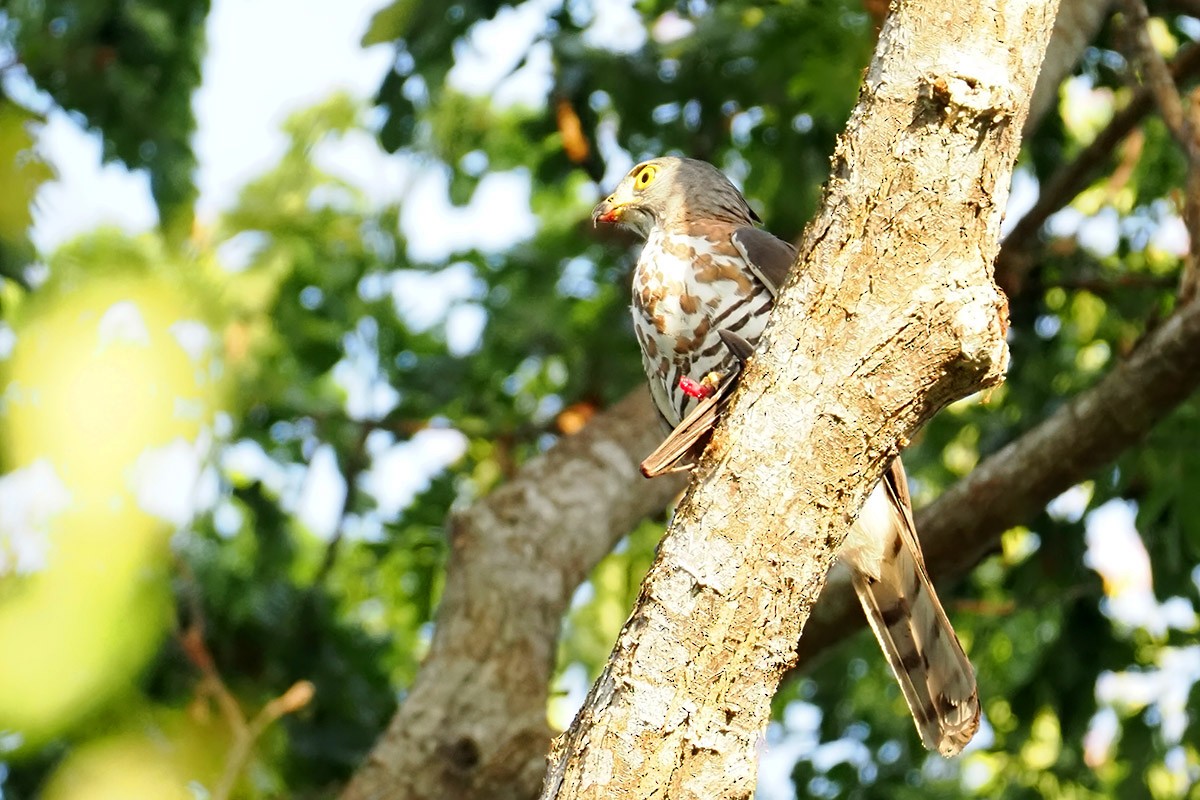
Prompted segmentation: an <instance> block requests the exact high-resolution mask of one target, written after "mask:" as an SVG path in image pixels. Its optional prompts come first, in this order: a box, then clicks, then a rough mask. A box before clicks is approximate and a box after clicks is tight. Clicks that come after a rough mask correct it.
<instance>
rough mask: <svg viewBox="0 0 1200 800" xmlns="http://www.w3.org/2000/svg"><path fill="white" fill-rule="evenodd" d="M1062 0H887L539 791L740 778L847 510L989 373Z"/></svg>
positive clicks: (621, 792) (727, 782)
mask: <svg viewBox="0 0 1200 800" xmlns="http://www.w3.org/2000/svg"><path fill="white" fill-rule="evenodd" d="M1054 6H1055V3H1054V2H1053V0H1051V2H1029V1H1028V0H1010V2H1006V3H999V4H997V5H995V6H984V5H979V4H958V3H950V4H939V3H934V2H930V3H915V2H908V3H902V4H900V5H899V6H898V7H897V8H896V9H895V10H894V12H893V14H892V15H891V16H890V17H889V19H888V21H887V23H886V24H885V26H884V29H883V31H882V33H881V35H880V42H879V47H878V49H877V51H876V56H875V59H874V61H873V63H872V66H871V68H870V69H869V70H868V72H867V75H866V78H865V82H864V87H863V90H862V93H861V96H860V100H859V104H858V107H857V108H856V109H855V111H854V113H853V114H852V116H851V120H850V124H849V126H848V129H847V133H846V134H845V135H844V136H843V138H842V139H841V141H840V142H839V146H838V151H837V153H836V154H835V156H834V174H833V177H832V178H831V181H830V184H829V187H828V190H827V194H826V197H825V201H824V204H823V210H822V213H821V215H820V216H819V217H818V219H817V220H816V221H815V222H814V223H813V225H812V226H811V227H810V229H809V231H808V233H807V234H806V239H805V242H804V243H803V245H802V247H801V255H800V267H799V276H798V279H797V278H794V279H793V281H792V282H791V283H790V284H789V286H788V287H787V288H786V289H785V291H784V292H783V294H782V295H781V297H780V300H779V303H778V305H777V306H776V308H775V311H774V313H773V315H772V321H771V324H770V326H769V327H768V329H767V331H766V333H765V334H764V336H763V341H762V343H761V344H760V347H759V349H758V352H757V355H756V357H755V359H754V360H753V361H752V362H751V363H750V365H749V368H748V370H747V372H746V375H745V377H744V378H743V382H742V385H741V387H740V388H739V390H738V393H737V395H736V397H735V399H734V403H733V407H732V409H731V411H730V414H729V419H728V420H726V422H725V424H723V425H722V427H721V428H720V429H719V430H718V431H717V434H716V435H715V436H714V441H713V445H712V446H711V447H710V448H709V451H708V454H707V456H706V458H705V460H704V462H703V463H702V464H701V467H700V470H699V476H698V480H697V482H696V483H695V484H694V486H693V488H692V490H691V491H690V492H689V493H688V495H687V496H686V497H685V498H684V501H683V503H682V504H681V505H680V507H679V509H678V510H677V512H676V516H675V518H674V520H673V521H672V524H671V526H670V529H669V531H668V533H667V536H666V538H665V539H664V540H663V544H662V546H661V547H660V550H659V557H658V558H657V559H656V561H655V563H654V566H653V567H652V568H651V570H650V573H649V575H648V576H647V578H646V581H645V582H644V583H643V586H642V592H641V595H640V597H639V599H638V603H637V606H636V608H635V609H634V612H633V615H632V617H631V618H630V620H629V622H628V623H627V624H626V626H625V629H624V630H623V631H622V633H621V636H620V637H619V639H618V641H617V645H616V648H615V650H614V652H613V655H612V657H611V658H610V660H609V662H608V665H607V666H606V667H605V669H604V672H603V674H602V675H601V677H600V679H599V680H598V681H597V683H596V685H595V686H594V687H593V688H592V691H591V693H590V694H589V696H588V699H587V701H586V703H585V704H584V707H583V709H582V710H581V711H580V714H579V716H578V717H577V718H576V720H575V722H574V724H573V725H572V726H571V729H570V730H569V731H568V732H567V733H566V734H564V735H563V736H562V737H560V738H559V739H558V740H557V741H556V743H555V747H554V749H553V751H552V752H551V756H550V765H549V769H548V773H547V777H546V783H545V785H544V788H543V792H542V797H543V798H544V799H545V800H549V799H550V798H611V797H630V798H671V799H672V800H688V799H689V798H749V797H750V796H751V795H752V793H753V790H754V782H755V772H756V759H755V749H756V746H757V743H758V741H759V738H760V737H761V735H762V731H763V729H764V728H765V725H766V723H767V720H768V719H769V714H770V701H771V697H772V696H773V694H774V692H775V689H776V686H777V684H778V682H779V680H780V678H781V677H782V675H783V674H784V672H785V671H786V670H787V669H788V668H789V667H790V666H791V664H792V663H793V662H794V660H795V655H796V639H797V637H798V636H799V634H800V631H801V629H802V627H803V624H804V621H805V620H806V619H807V617H808V613H809V611H810V609H811V607H812V605H813V603H814V602H815V600H816V598H817V595H818V594H819V592H820V589H821V586H822V584H823V583H824V579H825V575H826V573H827V572H828V569H829V566H830V564H831V562H832V560H833V558H834V556H835V552H836V548H837V546H838V545H839V544H840V541H841V539H842V538H843V537H844V535H845V532H846V529H847V523H848V521H849V520H850V519H851V518H852V516H853V514H854V513H855V512H856V511H857V509H858V507H859V506H860V505H861V502H862V500H863V498H864V497H865V496H866V493H867V491H868V490H869V489H870V488H871V486H872V485H873V484H874V482H875V481H876V480H877V479H878V478H879V475H880V473H881V472H882V470H883V468H884V466H885V465H886V463H887V461H888V460H889V459H890V458H891V457H893V456H894V455H895V453H896V452H897V447H898V445H899V444H901V443H902V442H903V441H904V440H905V438H906V437H907V436H908V435H910V434H911V433H912V432H913V431H914V430H915V429H916V428H917V427H919V426H920V425H921V424H922V423H923V422H924V421H925V420H927V419H928V418H929V417H930V416H931V415H932V414H933V413H935V412H936V411H937V410H938V409H939V408H941V407H942V406H943V405H945V404H946V403H948V402H950V401H952V400H954V399H957V398H959V397H962V396H964V395H966V394H969V393H971V392H973V391H975V390H978V389H979V388H981V387H983V386H986V385H989V384H991V383H994V382H995V381H997V380H999V378H1000V376H1001V374H1002V372H1003V369H1004V366H1005V362H1006V358H1007V350H1006V348H1005V345H1004V319H1005V314H1006V310H1005V301H1004V300H1003V298H1002V296H1001V295H1000V294H999V292H998V290H997V289H996V287H995V285H994V284H993V283H992V280H991V269H990V265H991V263H992V261H993V259H994V258H995V255H996V248H997V237H998V231H999V223H1000V217H1001V213H1002V211H1003V208H1004V205H1005V201H1006V199H1007V191H1008V184H1009V179H1010V176H1011V170H1012V165H1013V162H1014V160H1015V158H1016V155H1017V151H1018V147H1019V144H1020V130H1021V125H1022V124H1023V121H1024V117H1025V114H1026V111H1027V107H1028V99H1029V96H1030V94H1031V92H1032V89H1033V84H1034V79H1035V77H1036V74H1037V68H1038V65H1039V64H1040V63H1041V60H1042V55H1043V53H1044V51H1045V46H1046V41H1047V39H1048V38H1049V34H1050V28H1051V25H1052V23H1053V19H1054ZM935 19H936V24H933V23H932V20H935ZM781 430H783V431H787V436H780V435H779V432H780V431H781ZM797 443H798V444H797Z"/></svg>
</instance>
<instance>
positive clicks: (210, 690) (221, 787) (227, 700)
mask: <svg viewBox="0 0 1200 800" xmlns="http://www.w3.org/2000/svg"><path fill="white" fill-rule="evenodd" d="M176 565H177V567H178V569H179V573H180V576H181V577H182V578H183V581H184V582H185V583H186V584H187V588H186V590H185V592H184V595H185V596H186V598H187V604H188V614H189V616H190V619H189V620H188V624H187V627H186V628H181V629H179V630H178V631H177V633H176V636H177V638H178V640H179V645H180V647H181V648H182V649H183V652H184V655H186V656H187V658H188V660H189V661H191V662H192V664H193V665H194V666H195V667H196V669H198V670H199V671H200V684H199V686H198V687H197V694H198V695H200V696H207V697H210V698H212V700H213V702H215V703H216V705H217V708H219V709H220V711H221V715H222V716H223V717H224V718H225V721H226V723H228V725H229V730H230V733H231V736H232V739H233V743H232V744H231V745H230V747H229V753H228V755H227V756H226V757H225V767H224V769H222V771H221V777H220V778H219V779H218V781H217V784H216V786H215V787H214V788H213V790H212V794H211V795H210V797H211V798H212V800H229V798H230V797H232V796H233V789H234V786H235V785H236V784H237V779H238V776H239V775H240V774H241V773H242V770H244V769H245V767H246V763H247V762H248V761H249V760H250V756H251V755H252V754H253V753H254V745H255V743H256V742H258V740H259V739H260V738H261V737H262V735H263V733H265V732H266V730H267V728H269V727H270V726H271V723H273V722H275V721H276V720H278V719H279V718H280V717H282V716H283V715H285V714H290V713H292V712H293V711H298V710H300V709H301V708H304V707H305V706H306V705H308V704H309V702H311V701H312V698H313V694H314V693H315V691H316V689H315V687H314V686H313V684H312V682H310V681H305V680H300V681H296V682H295V683H294V684H292V685H291V686H290V687H289V688H288V690H287V691H286V692H284V693H283V694H281V695H279V696H278V697H276V698H274V699H273V700H270V701H268V702H267V704H266V705H264V706H263V707H262V708H261V709H259V711H258V713H257V714H255V715H254V718H253V719H252V720H249V721H247V720H246V715H245V714H244V713H242V707H241V705H240V704H239V703H238V701H237V698H235V697H234V696H233V693H232V692H230V691H229V687H228V686H226V684H225V681H224V680H223V679H222V678H221V673H220V672H219V671H218V670H217V665H216V661H215V660H214V659H213V657H212V652H211V651H210V650H209V649H208V645H207V644H205V641H204V627H205V625H204V609H203V608H202V607H201V605H200V595H199V589H198V586H199V584H198V583H197V581H196V576H195V574H194V573H193V572H192V569H191V567H190V566H188V564H187V562H186V561H184V560H183V559H181V558H177V559H176Z"/></svg>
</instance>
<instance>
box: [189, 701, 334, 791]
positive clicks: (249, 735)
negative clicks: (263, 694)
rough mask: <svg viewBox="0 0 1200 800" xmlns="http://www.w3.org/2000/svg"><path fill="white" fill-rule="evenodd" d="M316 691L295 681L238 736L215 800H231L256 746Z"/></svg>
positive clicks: (227, 759) (215, 788)
mask: <svg viewBox="0 0 1200 800" xmlns="http://www.w3.org/2000/svg"><path fill="white" fill-rule="evenodd" d="M315 691H316V690H315V687H314V686H313V685H312V683H311V682H310V681H296V682H295V683H293V684H292V685H291V687H290V688H289V689H288V690H287V691H286V692H284V693H283V694H281V695H279V697H276V698H275V699H273V700H271V701H269V702H268V703H267V704H266V705H265V706H263V707H262V708H261V709H259V712H258V713H257V714H255V715H254V719H253V720H251V721H250V724H249V725H247V726H246V727H245V728H243V729H242V731H241V732H240V733H235V734H234V737H233V745H232V746H231V747H230V748H229V754H228V755H227V756H226V757H225V768H224V769H223V770H222V771H221V778H220V780H218V781H217V785H216V786H215V787H214V788H213V791H212V795H211V797H212V800H228V798H230V797H232V796H233V789H234V786H235V785H236V784H237V779H238V776H239V775H241V774H242V771H243V770H244V769H245V768H246V764H247V763H248V762H249V761H250V756H251V755H253V754H254V745H255V744H256V743H257V742H258V740H259V739H260V738H261V737H262V735H263V734H264V733H265V732H266V730H267V728H269V727H270V726H271V724H272V723H274V722H275V721H276V720H278V719H279V718H280V717H282V716H284V715H285V714H290V713H292V712H293V711H299V710H300V709H302V708H304V707H305V706H306V705H308V704H309V702H311V701H312V698H313V694H314V693H315Z"/></svg>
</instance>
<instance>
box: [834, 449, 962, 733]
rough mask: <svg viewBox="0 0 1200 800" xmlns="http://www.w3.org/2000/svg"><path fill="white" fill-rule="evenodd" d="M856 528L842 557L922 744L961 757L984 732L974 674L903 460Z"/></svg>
mask: <svg viewBox="0 0 1200 800" xmlns="http://www.w3.org/2000/svg"><path fill="white" fill-rule="evenodd" d="M855 528H856V529H857V530H852V532H851V535H850V536H849V537H848V539H847V543H848V545H849V546H848V547H847V548H846V549H845V550H844V551H843V557H844V558H845V560H846V561H848V562H849V566H850V567H851V572H852V573H853V575H854V590H855V592H856V593H857V594H858V599H859V600H860V601H861V602H862V605H863V610H864V611H865V612H866V615H867V621H868V622H869V623H870V625H871V630H872V631H874V633H875V637H876V638H877V639H878V640H879V644H880V646H881V647H882V648H883V652H884V654H885V655H886V656H887V660H888V664H889V665H890V666H891V668H892V672H894V673H895V674H896V680H897V681H898V682H899V683H900V689H901V691H903V693H904V699H905V700H907V701H908V707H909V709H910V710H911V711H912V716H913V721H914V722H915V723H916V726H917V732H918V733H919V734H920V735H921V741H922V742H923V743H924V744H925V746H926V747H927V748H929V749H930V750H936V751H937V752H939V753H941V754H942V755H943V756H947V757H949V756H954V755H958V753H959V752H960V751H961V750H962V749H963V747H965V746H966V744H967V742H969V741H971V737H973V736H974V735H975V731H976V730H977V729H978V728H979V697H978V693H977V690H976V686H975V673H974V672H973V671H972V669H971V662H970V661H969V660H968V659H967V656H966V654H965V653H964V652H963V648H962V645H961V644H960V643H959V641H958V636H956V635H955V633H954V629H953V628H952V627H951V626H950V621H949V619H947V618H946V612H945V610H943V609H942V604H941V602H939V601H938V597H937V594H936V593H935V592H934V589H933V584H932V583H930V580H929V575H928V574H927V573H926V571H925V559H924V557H923V556H922V554H921V546H920V544H919V543H918V541H917V537H916V530H915V527H914V525H913V519H912V506H911V503H910V501H909V498H908V488H907V484H906V479H905V477H904V468H903V467H902V466H901V465H900V460H899V459H896V460H895V462H894V463H893V466H892V467H891V468H890V469H889V470H888V472H887V473H885V475H884V478H883V480H882V481H880V485H879V486H878V487H876V489H875V491H874V492H873V493H872V495H871V498H870V499H868V501H867V503H866V504H865V505H864V507H863V511H862V512H861V513H860V515H859V519H858V522H856V523H855ZM856 539H857V540H858V545H857V546H856V544H855V540H856ZM863 542H868V543H869V544H865V545H864V544H862V543H863Z"/></svg>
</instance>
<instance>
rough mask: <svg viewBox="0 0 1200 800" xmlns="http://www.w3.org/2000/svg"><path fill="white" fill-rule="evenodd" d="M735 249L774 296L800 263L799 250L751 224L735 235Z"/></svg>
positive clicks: (740, 229)
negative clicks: (795, 265)
mask: <svg viewBox="0 0 1200 800" xmlns="http://www.w3.org/2000/svg"><path fill="white" fill-rule="evenodd" d="M732 240H733V246H734V248H735V249H736V250H737V251H738V253H739V254H740V255H741V257H742V258H743V259H745V261H746V264H747V266H749V267H750V271H751V272H753V273H754V275H755V276H756V277H757V278H758V279H759V280H760V281H762V282H763V285H764V286H766V287H767V291H769V292H770V293H771V296H772V297H776V296H778V294H779V290H780V289H782V288H783V284H784V282H785V281H786V280H787V276H788V273H789V272H791V270H792V265H793V264H795V263H796V248H794V247H792V246H791V245H790V244H788V243H787V242H785V241H783V240H782V239H780V238H778V237H776V236H774V235H772V234H770V233H767V232H766V231H764V230H761V229H759V228H754V227H751V226H749V225H746V226H743V227H741V228H738V229H737V230H735V231H734V232H733V236H732Z"/></svg>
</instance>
